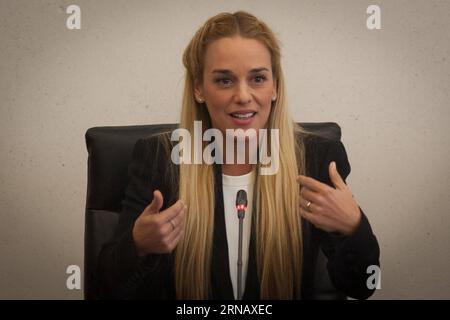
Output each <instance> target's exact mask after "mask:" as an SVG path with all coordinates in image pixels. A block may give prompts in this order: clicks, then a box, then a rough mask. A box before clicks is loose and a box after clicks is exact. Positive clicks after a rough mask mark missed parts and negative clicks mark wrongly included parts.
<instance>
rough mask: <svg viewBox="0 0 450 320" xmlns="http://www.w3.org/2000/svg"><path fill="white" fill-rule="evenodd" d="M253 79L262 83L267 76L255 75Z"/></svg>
mask: <svg viewBox="0 0 450 320" xmlns="http://www.w3.org/2000/svg"><path fill="white" fill-rule="evenodd" d="M254 79H255V81H256V82H257V83H263V82H264V81H266V79H267V78H266V77H265V76H256V77H255V78H254Z"/></svg>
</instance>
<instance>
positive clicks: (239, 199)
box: [236, 190, 247, 300]
mask: <svg viewBox="0 0 450 320" xmlns="http://www.w3.org/2000/svg"><path fill="white" fill-rule="evenodd" d="M236 209H237V212H238V218H239V247H238V260H237V299H238V300H242V237H243V235H242V233H243V225H244V217H245V210H246V209H247V193H246V192H245V190H239V191H238V193H237V195H236Z"/></svg>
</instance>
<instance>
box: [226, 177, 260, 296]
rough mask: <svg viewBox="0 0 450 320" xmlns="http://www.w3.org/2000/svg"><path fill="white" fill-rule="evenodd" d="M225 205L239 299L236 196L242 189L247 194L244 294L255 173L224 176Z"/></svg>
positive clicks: (244, 229)
mask: <svg viewBox="0 0 450 320" xmlns="http://www.w3.org/2000/svg"><path fill="white" fill-rule="evenodd" d="M222 184H223V204H224V212H225V228H226V232H227V242H228V258H229V265H230V277H231V283H232V284H233V292H234V298H235V299H237V259H238V246H239V219H238V216H237V210H236V195H237V192H238V191H239V190H241V189H243V190H245V191H246V192H247V210H246V211H245V217H244V222H243V228H242V291H241V292H242V293H244V289H245V280H246V276H247V267H248V247H249V244H250V233H251V225H252V211H253V201H252V199H253V186H254V184H255V174H254V171H252V172H250V173H247V174H245V175H242V176H228V175H225V174H222Z"/></svg>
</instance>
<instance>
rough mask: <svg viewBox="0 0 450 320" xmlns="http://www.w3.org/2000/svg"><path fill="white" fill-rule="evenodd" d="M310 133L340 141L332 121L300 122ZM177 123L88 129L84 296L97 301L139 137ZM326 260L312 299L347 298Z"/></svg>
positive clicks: (319, 268)
mask: <svg viewBox="0 0 450 320" xmlns="http://www.w3.org/2000/svg"><path fill="white" fill-rule="evenodd" d="M301 126H302V127H303V128H305V129H306V130H308V131H310V132H314V133H315V134H318V135H321V136H324V137H327V138H329V139H332V140H340V139H341V128H340V127H339V125H337V124H336V123H333V122H324V123H301ZM176 127H177V125H176V124H155V125H140V126H116V127H94V128H90V129H88V130H87V132H86V135H85V138H86V146H87V150H88V183H87V196H86V213H85V235H84V297H85V299H96V298H97V296H98V295H97V292H96V289H95V286H94V283H95V278H96V274H95V272H96V266H97V257H98V254H99V252H100V249H101V247H102V246H103V244H105V243H106V242H107V241H109V240H110V239H111V238H112V236H113V233H114V230H115V228H116V226H117V223H118V220H119V213H120V211H121V201H122V199H123V198H124V196H125V189H126V187H127V185H128V164H129V163H130V161H131V155H132V151H133V147H134V145H135V143H136V141H137V140H138V139H139V138H143V137H146V136H148V135H150V134H153V133H156V132H160V131H166V130H167V129H175V128H176ZM326 263H327V259H326V257H325V256H324V255H323V253H322V252H321V251H320V250H319V252H318V257H317V266H316V268H317V269H316V279H315V280H314V282H315V285H314V290H315V294H314V297H315V298H317V299H324V300H334V299H345V298H346V297H345V296H344V295H343V294H342V293H340V292H338V291H337V290H336V289H335V288H334V287H333V285H332V283H331V281H330V279H329V277H328V272H327V269H326Z"/></svg>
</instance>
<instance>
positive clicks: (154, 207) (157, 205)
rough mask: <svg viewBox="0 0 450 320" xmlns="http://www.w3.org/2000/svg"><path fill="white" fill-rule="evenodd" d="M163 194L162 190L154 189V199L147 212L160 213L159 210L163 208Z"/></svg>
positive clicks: (146, 209)
mask: <svg viewBox="0 0 450 320" xmlns="http://www.w3.org/2000/svg"><path fill="white" fill-rule="evenodd" d="M163 202H164V200H163V195H162V193H161V191H159V190H155V191H153V200H152V202H151V203H150V204H149V205H148V206H147V208H145V211H144V212H145V213H147V214H155V213H158V212H159V210H161V207H162V206H163Z"/></svg>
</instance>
